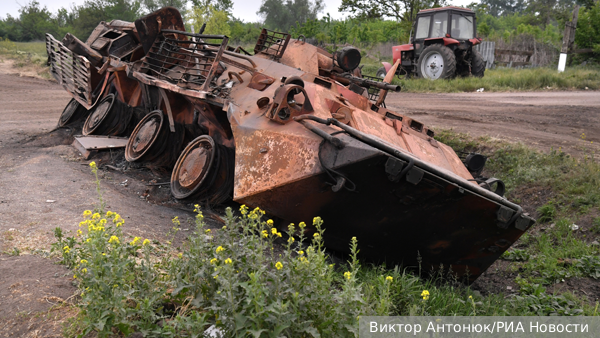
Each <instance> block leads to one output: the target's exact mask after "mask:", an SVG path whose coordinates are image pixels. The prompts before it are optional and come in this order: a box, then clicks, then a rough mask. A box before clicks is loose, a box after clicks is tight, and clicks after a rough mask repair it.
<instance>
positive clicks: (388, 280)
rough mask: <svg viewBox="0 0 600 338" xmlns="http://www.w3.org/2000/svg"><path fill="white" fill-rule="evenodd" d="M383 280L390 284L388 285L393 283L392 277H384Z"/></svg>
mask: <svg viewBox="0 0 600 338" xmlns="http://www.w3.org/2000/svg"><path fill="white" fill-rule="evenodd" d="M385 280H386V281H387V282H390V283H391V282H393V281H394V277H392V276H387V277H385Z"/></svg>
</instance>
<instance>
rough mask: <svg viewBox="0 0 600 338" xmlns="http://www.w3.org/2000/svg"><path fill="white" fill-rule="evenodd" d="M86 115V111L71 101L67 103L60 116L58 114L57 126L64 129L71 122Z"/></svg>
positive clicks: (74, 101)
mask: <svg viewBox="0 0 600 338" xmlns="http://www.w3.org/2000/svg"><path fill="white" fill-rule="evenodd" d="M87 113H88V110H86V109H85V108H84V107H83V106H82V105H81V104H80V103H79V102H77V100H75V99H71V101H69V103H67V106H66V107H65V109H64V110H63V112H62V114H60V118H59V119H58V126H59V127H64V126H66V125H68V124H70V123H71V122H75V121H77V120H79V119H81V118H83V117H85V115H86V114H87Z"/></svg>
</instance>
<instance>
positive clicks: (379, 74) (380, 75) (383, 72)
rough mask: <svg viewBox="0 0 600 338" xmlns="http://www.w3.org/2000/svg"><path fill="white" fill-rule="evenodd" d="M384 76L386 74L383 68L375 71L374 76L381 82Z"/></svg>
mask: <svg viewBox="0 0 600 338" xmlns="http://www.w3.org/2000/svg"><path fill="white" fill-rule="evenodd" d="M386 75H387V72H386V71H385V67H381V68H379V69H377V74H376V75H375V76H377V77H378V78H380V79H382V80H383V79H384V78H385V76H386Z"/></svg>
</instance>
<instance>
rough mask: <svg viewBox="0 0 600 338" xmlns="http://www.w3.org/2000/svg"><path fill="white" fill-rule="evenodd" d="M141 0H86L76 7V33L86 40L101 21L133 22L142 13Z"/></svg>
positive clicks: (74, 22)
mask: <svg viewBox="0 0 600 338" xmlns="http://www.w3.org/2000/svg"><path fill="white" fill-rule="evenodd" d="M141 7H142V6H141V2H140V0H86V1H85V3H84V4H83V5H81V6H78V7H75V12H76V17H77V18H76V19H75V20H74V21H73V27H74V29H75V31H74V32H72V33H74V34H75V35H76V36H77V37H78V38H80V39H82V40H85V39H87V37H88V36H89V35H90V33H91V32H92V31H93V30H94V28H96V26H98V23H99V22H100V21H106V22H108V21H111V20H116V19H118V20H124V21H129V22H133V21H135V20H136V19H138V18H139V17H140V15H141Z"/></svg>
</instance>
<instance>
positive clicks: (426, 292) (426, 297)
mask: <svg viewBox="0 0 600 338" xmlns="http://www.w3.org/2000/svg"><path fill="white" fill-rule="evenodd" d="M421 297H423V299H424V300H428V299H429V291H427V290H423V292H421Z"/></svg>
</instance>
